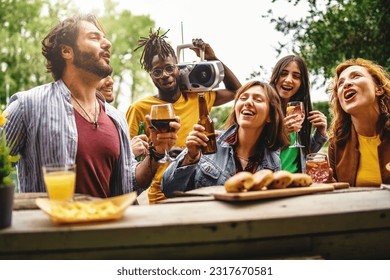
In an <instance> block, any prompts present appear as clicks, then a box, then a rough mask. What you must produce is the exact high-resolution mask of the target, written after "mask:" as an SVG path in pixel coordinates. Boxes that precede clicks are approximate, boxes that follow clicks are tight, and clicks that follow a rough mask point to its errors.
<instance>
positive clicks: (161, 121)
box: [150, 103, 176, 163]
mask: <svg viewBox="0 0 390 280" xmlns="http://www.w3.org/2000/svg"><path fill="white" fill-rule="evenodd" d="M175 116H176V115H175V111H174V109H173V106H172V104H171V103H167V104H158V105H152V108H151V109H150V118H151V121H150V122H151V125H152V126H153V127H154V128H155V129H156V130H157V131H158V132H160V133H166V132H170V131H173V129H172V128H171V127H170V126H169V123H170V122H175V121H176V120H175ZM170 161H172V158H171V157H170V156H169V154H168V151H167V149H165V156H164V157H163V158H162V159H160V160H159V162H160V163H165V162H170Z"/></svg>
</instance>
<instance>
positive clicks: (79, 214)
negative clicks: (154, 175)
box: [35, 192, 137, 224]
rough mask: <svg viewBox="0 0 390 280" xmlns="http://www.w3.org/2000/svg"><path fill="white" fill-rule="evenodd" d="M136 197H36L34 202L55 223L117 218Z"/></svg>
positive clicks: (134, 195) (133, 194) (133, 193)
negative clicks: (68, 199) (55, 198)
mask: <svg viewBox="0 0 390 280" xmlns="http://www.w3.org/2000/svg"><path fill="white" fill-rule="evenodd" d="M136 199H137V193H136V192H131V193H128V194H124V195H120V196H115V197H110V198H104V199H95V200H89V201H56V200H50V199H47V198H37V199H36V200H35V203H36V204H37V206H38V207H39V208H40V209H41V210H42V211H43V212H45V213H46V214H48V215H49V217H50V219H51V220H52V222H53V223H55V224H67V223H85V222H100V221H109V220H117V219H119V218H121V217H122V216H123V214H124V212H125V210H126V208H127V207H129V206H130V205H131V204H133V203H134V201H135V200H136Z"/></svg>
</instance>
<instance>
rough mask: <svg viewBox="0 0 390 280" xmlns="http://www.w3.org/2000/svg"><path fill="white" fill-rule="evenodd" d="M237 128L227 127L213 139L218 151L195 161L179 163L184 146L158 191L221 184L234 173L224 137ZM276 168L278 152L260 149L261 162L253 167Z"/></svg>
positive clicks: (232, 155) (170, 194)
mask: <svg viewBox="0 0 390 280" xmlns="http://www.w3.org/2000/svg"><path fill="white" fill-rule="evenodd" d="M236 130H237V127H236V126H235V125H233V126H231V127H230V128H229V129H228V130H227V131H226V132H225V133H223V134H222V135H221V136H220V137H219V138H218V139H217V148H218V151H217V152H216V153H215V154H211V155H201V157H200V160H199V161H198V162H197V163H196V164H192V165H187V166H181V163H182V161H183V159H184V157H185V155H186V154H187V152H188V150H187V149H185V150H183V152H181V153H180V154H179V155H178V156H177V158H176V159H175V160H174V161H173V162H172V163H171V164H170V165H169V166H168V168H167V170H166V171H165V173H164V175H163V179H162V185H161V190H162V191H163V193H164V194H165V196H166V197H172V196H173V192H174V191H189V190H192V189H197V188H201V187H207V186H216V185H223V184H224V183H225V181H226V180H227V179H229V178H230V177H231V176H233V175H234V174H236V164H235V161H234V152H233V147H232V146H230V145H229V144H228V143H227V142H225V139H226V138H227V137H228V136H230V135H231V134H233V133H234V132H235V131H236ZM262 169H271V170H272V171H278V170H280V158H279V151H271V150H269V149H267V148H265V149H264V157H263V161H262V162H261V163H260V164H259V166H258V167H257V170H262Z"/></svg>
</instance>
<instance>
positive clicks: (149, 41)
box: [134, 28, 177, 72]
mask: <svg viewBox="0 0 390 280" xmlns="http://www.w3.org/2000/svg"><path fill="white" fill-rule="evenodd" d="M168 31H169V29H168ZM168 31H167V32H165V33H164V34H162V35H160V28H158V29H157V31H156V32H153V31H152V29H151V28H150V31H149V37H141V38H140V39H139V40H138V47H137V48H136V49H135V50H134V51H137V50H138V49H139V48H142V47H143V48H144V49H143V51H142V54H141V58H140V60H139V62H140V63H141V66H142V68H144V69H145V70H146V71H147V72H150V71H152V60H153V57H154V56H156V55H158V57H159V58H160V59H165V58H167V57H168V56H172V57H173V58H174V59H175V60H176V61H177V57H176V54H175V51H174V50H173V48H172V46H171V45H170V44H168V43H167V42H166V41H165V38H167V36H166V34H167V33H168Z"/></svg>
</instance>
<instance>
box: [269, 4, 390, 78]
mask: <svg viewBox="0 0 390 280" xmlns="http://www.w3.org/2000/svg"><path fill="white" fill-rule="evenodd" d="M276 1H278V0H273V2H276ZM288 2H293V3H294V5H297V4H299V2H303V1H301V0H294V1H292V0H288ZM306 2H307V3H308V5H309V12H308V15H307V16H306V17H304V18H301V19H299V20H287V18H286V17H277V18H275V17H274V16H273V11H272V10H270V11H268V15H267V16H268V17H270V18H271V19H270V21H271V22H272V23H274V24H275V28H276V30H278V31H280V32H283V34H284V35H292V38H293V41H292V49H293V52H295V53H297V54H299V55H300V56H302V57H303V58H304V59H305V61H306V63H307V65H308V68H309V69H310V72H311V73H313V74H317V75H323V76H324V77H325V79H328V78H331V77H332V76H333V75H334V70H335V67H336V66H337V65H338V64H339V63H340V62H342V61H344V60H346V59H349V58H357V57H362V58H365V59H369V60H373V61H375V62H376V63H378V64H380V65H382V66H383V67H385V68H386V69H387V70H390V48H389V47H388V42H389V41H390V17H389V14H390V3H389V1H388V0H327V1H316V0H306ZM287 46H288V43H283V42H282V43H280V47H281V49H280V50H279V51H281V50H282V49H283V48H286V47H287Z"/></svg>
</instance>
